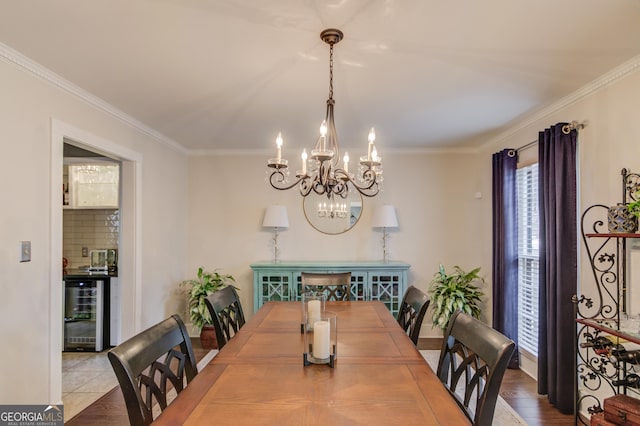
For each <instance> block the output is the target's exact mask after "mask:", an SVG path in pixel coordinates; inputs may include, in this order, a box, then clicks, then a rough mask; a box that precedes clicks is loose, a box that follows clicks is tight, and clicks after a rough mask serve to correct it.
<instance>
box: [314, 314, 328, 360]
mask: <svg viewBox="0 0 640 426" xmlns="http://www.w3.org/2000/svg"><path fill="white" fill-rule="evenodd" d="M329 331H330V329H329V321H316V322H315V323H314V324H313V356H314V358H318V359H326V358H329V343H330V337H329V336H330V334H329Z"/></svg>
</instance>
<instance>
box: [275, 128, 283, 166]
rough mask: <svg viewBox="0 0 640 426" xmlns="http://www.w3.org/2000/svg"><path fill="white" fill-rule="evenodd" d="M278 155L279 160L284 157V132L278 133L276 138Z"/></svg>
mask: <svg viewBox="0 0 640 426" xmlns="http://www.w3.org/2000/svg"><path fill="white" fill-rule="evenodd" d="M276 155H277V157H278V162H279V161H280V159H281V158H282V134H281V133H278V137H277V138H276Z"/></svg>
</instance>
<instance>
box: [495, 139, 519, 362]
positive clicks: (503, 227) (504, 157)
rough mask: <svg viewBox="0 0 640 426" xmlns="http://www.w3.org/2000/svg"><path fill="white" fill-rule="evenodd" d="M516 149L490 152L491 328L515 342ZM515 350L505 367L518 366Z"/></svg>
mask: <svg viewBox="0 0 640 426" xmlns="http://www.w3.org/2000/svg"><path fill="white" fill-rule="evenodd" d="M517 163H518V156H517V153H516V150H514V149H505V150H502V151H500V152H496V153H495V154H493V271H492V272H493V273H492V277H493V293H492V294H493V328H495V329H496V330H498V331H499V332H501V333H502V334H504V335H505V336H507V337H508V338H510V339H511V340H513V341H514V342H517V341H518V227H517V222H516V216H517V215H516V213H517V204H516V202H517V188H516V166H517ZM518 356H519V355H518V351H517V350H516V351H515V352H514V353H513V356H512V357H511V360H510V361H509V368H518V366H519V360H518Z"/></svg>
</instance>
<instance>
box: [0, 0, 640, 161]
mask: <svg viewBox="0 0 640 426" xmlns="http://www.w3.org/2000/svg"><path fill="white" fill-rule="evenodd" d="M331 27H334V28H339V29H341V30H342V31H343V32H344V34H345V38H344V40H343V41H342V42H340V43H339V44H337V45H336V47H335V52H334V59H335V69H334V86H335V92H334V98H335V100H336V126H337V130H338V136H339V138H340V144H341V146H342V147H347V148H351V147H354V148H355V147H360V146H361V147H363V149H364V147H365V146H366V139H367V133H368V130H369V127H371V126H375V128H376V132H377V134H378V140H377V143H376V144H377V145H378V147H379V151H380V152H381V153H384V150H385V148H387V149H395V148H400V149H405V148H406V149H416V148H472V147H475V146H478V145H479V144H482V143H484V142H486V141H487V140H488V139H490V138H492V137H495V136H496V135H499V134H500V133H502V132H504V131H505V130H507V129H509V127H511V126H514V125H515V124H516V123H518V122H520V121H522V120H523V119H524V118H526V117H527V116H530V115H532V114H534V113H536V112H537V111H540V110H541V109H543V108H545V107H548V106H549V105H552V104H553V103H555V102H557V101H558V100H560V99H562V98H563V97H565V96H567V95H569V94H571V93H573V92H575V91H576V90H577V89H579V88H580V87H582V86H584V85H585V84H588V83H589V82H591V81H593V80H594V79H596V78H597V77H599V76H601V75H602V74H605V73H606V72H608V71H610V70H612V69H613V68H615V67H617V66H619V65H620V64H622V63H624V62H626V61H628V60H630V59H632V58H634V57H636V56H637V55H639V54H640V1H639V0H536V1H533V0H529V1H525V0H484V1H478V0H456V1H445V0H369V1H367V0H330V1H320V0H297V1H296V0H89V1H87V0H55V1H54V0H48V1H43V0H0V42H1V43H3V44H5V45H6V46H9V47H10V48H12V49H15V50H17V51H18V52H20V53H22V54H23V55H25V56H27V57H28V58H30V59H32V60H33V61H35V62H37V63H39V64H40V65H42V66H44V67H46V68H48V69H49V70H51V71H53V72H55V73H57V74H58V75H59V76H61V77H62V78H64V79H67V80H69V81H71V82H72V83H74V84H75V85H77V86H79V87H80V88H82V89H84V90H86V91H88V92H90V93H92V94H93V95H95V96H98V97H99V98H102V99H103V100H105V101H106V102H108V103H110V104H111V105H113V106H115V107H116V108H118V109H120V110H121V111H123V112H125V113H127V114H129V115H131V116H132V117H134V118H135V119H137V120H138V121H140V122H142V123H144V124H145V125H147V126H149V127H151V128H153V129H155V130H156V131H157V132H160V133H161V134H163V135H165V136H166V137H167V138H169V139H172V140H173V141H175V142H177V143H179V144H180V145H182V146H184V147H185V148H186V149H189V150H201V149H225V150H229V149H231V150H245V149H267V148H270V147H272V146H273V145H274V140H275V137H276V135H277V133H278V131H281V132H282V134H283V137H284V139H285V147H284V151H283V152H287V149H294V148H295V149H296V150H298V149H299V150H301V149H302V147H309V146H311V145H312V144H313V143H314V142H315V138H316V136H317V132H318V127H319V125H320V122H321V121H322V119H323V118H324V112H325V101H326V99H327V96H328V81H329V76H328V74H329V73H328V62H329V49H328V46H327V45H326V44H325V43H323V42H322V41H321V40H320V37H319V34H320V32H321V31H322V30H323V29H325V28H331ZM579 118H581V117H567V120H572V119H579ZM550 124H552V123H550ZM523 142H528V141H523ZM354 154H355V155H357V154H356V152H354ZM383 155H384V154H383Z"/></svg>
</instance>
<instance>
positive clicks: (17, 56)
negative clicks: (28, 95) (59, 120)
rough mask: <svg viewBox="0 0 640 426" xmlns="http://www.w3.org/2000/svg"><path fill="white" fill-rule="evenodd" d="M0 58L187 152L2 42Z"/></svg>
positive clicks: (175, 148) (148, 134)
mask: <svg viewBox="0 0 640 426" xmlns="http://www.w3.org/2000/svg"><path fill="white" fill-rule="evenodd" d="M0 60H2V61H3V62H6V63H8V64H11V65H14V66H15V67H16V68H18V69H21V70H23V71H26V72H27V73H30V74H31V75H33V76H35V77H38V78H40V79H42V80H44V81H45V82H47V83H48V84H50V85H51V86H54V87H57V88H58V89H60V90H62V91H63V92H66V93H68V94H70V95H73V96H75V97H77V98H79V99H81V100H82V101H84V102H85V103H87V104H89V105H90V106H92V107H94V108H96V109H98V110H100V111H102V112H105V113H107V114H109V115H111V116H113V117H115V118H116V119H118V120H120V121H122V122H123V123H125V124H127V125H129V126H131V127H133V128H135V129H136V130H138V131H140V132H141V133H144V134H145V135H147V136H150V137H151V138H153V139H155V140H156V141H158V142H160V143H162V144H164V145H166V146H168V147H169V148H171V149H173V150H175V151H178V152H180V153H182V154H187V150H186V149H185V148H184V147H183V146H182V145H180V144H179V143H178V142H176V141H174V140H173V139H171V138H168V137H167V136H165V135H163V134H162V133H160V132H157V131H156V130H154V129H152V128H151V127H149V126H147V125H146V124H144V123H142V122H141V121H138V120H136V119H135V118H133V117H132V116H130V115H129V114H127V113H125V112H123V111H121V110H120V109H118V108H116V107H114V106H113V105H111V104H109V103H108V102H106V101H104V100H103V99H101V98H99V97H97V96H95V95H93V94H91V93H89V92H87V91H86V90H84V89H82V88H80V87H78V86H76V85H75V84H73V83H71V82H70V81H68V80H66V79H64V78H62V77H61V76H59V75H58V74H56V73H54V72H53V71H51V70H49V69H47V68H45V67H43V66H42V65H40V64H39V63H37V62H35V61H33V60H31V59H29V58H28V57H26V56H24V55H23V54H22V53H20V52H18V51H17V50H14V49H12V48H10V47H9V46H7V45H5V44H3V43H0Z"/></svg>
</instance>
